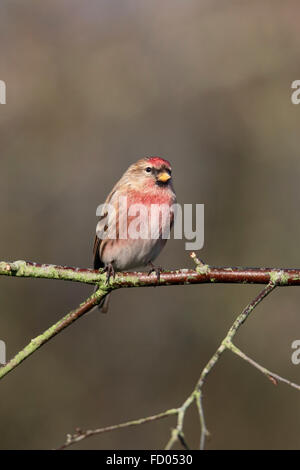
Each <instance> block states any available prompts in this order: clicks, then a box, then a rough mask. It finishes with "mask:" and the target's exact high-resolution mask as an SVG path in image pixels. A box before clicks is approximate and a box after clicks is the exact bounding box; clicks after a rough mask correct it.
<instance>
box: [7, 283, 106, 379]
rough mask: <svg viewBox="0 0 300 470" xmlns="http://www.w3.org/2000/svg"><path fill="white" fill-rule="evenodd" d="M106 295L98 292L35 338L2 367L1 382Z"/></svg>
mask: <svg viewBox="0 0 300 470" xmlns="http://www.w3.org/2000/svg"><path fill="white" fill-rule="evenodd" d="M104 295H105V292H103V291H101V290H100V289H99V290H98V291H96V292H95V293H94V294H93V295H91V297H89V298H88V299H87V300H85V301H84V302H83V303H82V304H80V305H79V307H78V308H77V309H75V310H72V311H71V312H70V313H68V314H67V315H65V316H64V317H63V318H62V319H61V320H59V321H58V322H57V323H55V324H54V325H52V326H50V328H48V329H47V330H46V331H44V333H42V334H41V335H39V336H36V337H35V338H33V339H32V340H31V341H30V343H29V344H27V346H25V347H24V348H23V349H22V350H21V351H20V352H19V353H18V354H16V355H15V357H13V358H12V359H11V360H10V361H9V362H8V363H7V364H5V365H4V366H3V367H0V380H1V379H2V378H3V377H5V376H6V375H7V374H8V373H9V372H11V371H12V370H13V369H15V368H16V367H17V366H18V365H20V364H21V362H23V361H24V360H25V359H26V358H27V357H29V356H30V355H31V354H33V353H34V352H35V351H37V350H38V349H39V348H40V347H41V346H43V344H45V343H47V341H49V340H50V339H52V338H53V337H54V336H55V335H57V334H58V333H60V332H61V331H62V330H63V329H65V328H67V326H69V325H71V323H73V322H74V321H76V320H78V318H80V317H81V316H82V315H83V314H84V313H87V312H89V311H90V310H91V309H92V308H93V307H94V306H95V305H97V304H98V303H99V302H100V300H101V298H102V297H103V296H104Z"/></svg>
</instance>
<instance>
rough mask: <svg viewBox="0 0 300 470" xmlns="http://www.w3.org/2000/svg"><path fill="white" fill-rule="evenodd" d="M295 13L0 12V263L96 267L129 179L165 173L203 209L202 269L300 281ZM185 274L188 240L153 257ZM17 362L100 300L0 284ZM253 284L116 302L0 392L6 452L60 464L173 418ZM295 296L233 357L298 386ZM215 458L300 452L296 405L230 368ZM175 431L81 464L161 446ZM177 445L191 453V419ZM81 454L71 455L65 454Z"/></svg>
mask: <svg viewBox="0 0 300 470" xmlns="http://www.w3.org/2000/svg"><path fill="white" fill-rule="evenodd" d="M299 14H300V5H299V2H296V1H286V2H280V1H274V0H273V1H265V0H264V1H261V0H259V1H258V0H257V1H254V0H253V1H251V2H246V1H226V2H219V1H216V0H215V1H213V0H206V1H204V0H194V1H193V0H190V1H189V2H182V1H179V0H166V1H164V2H161V1H158V0H154V1H151V2H140V1H138V0H132V1H130V0H119V1H117V0H115V1H113V2H111V1H109V0H107V1H99V0H97V1H96V0H90V1H89V2H82V1H79V0H72V1H71V0H59V1H58V0H55V1H54V0H51V1H50V0H47V1H46V0H45V1H43V2H35V1H32V0H31V1H27V2H26V5H25V3H24V2H22V1H21V0H2V1H1V6H0V31H1V36H0V38H1V39H0V79H2V80H5V82H6V85H7V104H6V105H1V106H0V122H1V126H0V132H1V140H0V142H1V144H0V145H1V160H0V168H1V173H0V178H1V179H0V213H1V256H0V258H1V259H3V260H17V259H25V260H31V261H36V262H42V263H43V262H44V263H57V264H64V265H72V266H82V267H89V266H91V263H92V253H91V250H92V244H93V237H94V233H95V226H96V216H95V211H96V207H97V205H98V204H99V203H101V202H103V201H104V199H105V197H106V195H107V193H108V191H109V190H110V189H111V187H112V185H113V184H114V183H115V182H116V181H117V180H118V179H119V177H120V176H121V174H122V173H123V172H124V171H125V169H126V168H127V167H128V165H129V164H131V163H132V162H134V161H135V160H137V159H138V158H140V157H142V156H145V155H161V156H163V157H165V158H167V159H168V160H170V161H171V162H172V165H173V172H174V185H175V188H176V191H177V196H178V200H179V201H180V202H182V203H204V204H205V246H204V249H203V250H202V251H201V252H200V253H199V256H200V257H201V258H204V259H205V260H206V261H207V262H208V263H210V264H213V265H231V266H235V265H241V266H243V265H246V266H274V267H297V266H298V267H299V265H300V253H299V246H298V245H299V243H298V242H299V237H300V221H299V212H298V210H299V199H300V190H299V178H300V160H299V148H300V132H299V123H300V106H299V107H298V106H295V105H293V104H292V103H291V100H290V96H291V88H290V87H291V82H292V81H293V80H296V79H300V59H299V46H300V37H299V24H298V18H299ZM159 263H160V264H161V265H162V266H164V267H166V268H175V267H191V266H193V264H192V261H191V260H190V259H189V257H188V253H187V252H186V251H185V250H184V242H183V241H171V242H169V244H168V245H167V247H166V249H165V250H164V252H163V254H162V255H161V256H160V258H159ZM0 284H1V287H0V305H1V315H0V338H1V339H3V340H5V341H6V343H7V355H8V358H10V357H11V356H12V355H14V354H15V353H16V352H17V351H19V350H20V349H21V348H22V347H23V346H24V345H25V344H27V343H28V341H29V340H30V339H31V338H33V337H34V336H36V335H37V334H39V333H40V332H42V331H43V330H44V329H46V328H47V327H48V326H50V325H51V324H53V323H54V322H55V321H56V320H58V319H59V318H60V317H61V316H62V315H63V314H65V313H66V312H67V311H69V310H70V309H71V308H73V307H75V306H76V305H78V303H79V302H81V301H82V300H83V299H84V298H85V297H86V296H87V295H89V293H90V291H91V288H90V287H88V286H81V285H77V284H74V283H67V282H62V281H60V282H58V281H46V280H33V279H9V278H7V279H6V278H1V279H0ZM258 290H259V287H257V286H245V285H241V286H238V285H237V286H235V285H224V286H223V285H200V286H193V287H190V286H186V287H170V288H157V289H132V290H125V289H124V290H120V291H118V292H115V293H114V294H113V297H112V302H111V308H110V312H109V314H108V315H107V316H104V315H98V314H97V313H95V314H93V315H88V316H87V317H86V318H83V319H81V320H80V321H78V322H77V323H76V324H74V325H73V326H71V327H70V328H68V329H67V330H66V331H64V332H63V333H62V334H60V335H59V336H57V337H56V338H54V339H53V340H52V341H51V342H50V343H48V344H47V345H46V346H44V347H43V348H42V349H41V350H40V351H39V352H37V353H36V354H34V356H32V357H31V358H30V359H28V360H27V361H25V362H24V363H23V364H22V365H21V366H20V367H19V368H18V369H16V370H15V371H14V372H13V373H11V374H10V375H9V376H7V377H6V378H5V379H4V380H3V381H2V382H1V384H0V410H1V411H0V416H1V418H0V436H1V439H0V442H1V444H0V446H1V448H2V449H12V448H17V449H31V448H53V447H57V446H59V445H60V444H62V443H63V442H64V439H65V435H66V434H67V433H69V432H73V431H74V429H75V427H77V426H79V427H82V428H83V429H86V428H93V427H99V426H105V425H109V424H116V423H120V422H122V421H126V420H130V419H134V418H138V417H143V416H147V415H149V414H155V413H158V412H161V411H164V410H165V409H167V408H171V407H176V406H178V405H180V404H181V403H182V402H183V400H184V399H185V398H186V397H187V395H188V394H189V393H190V391H191V390H192V388H193V387H194V384H195V382H196V380H197V379H198V377H199V374H200V371H201V369H202V368H203V366H204V365H205V363H206V362H207V360H208V359H209V358H210V356H211V355H212V353H213V352H214V351H215V349H216V347H217V346H218V344H219V343H220V341H221V339H222V338H223V337H224V335H225V333H226V331H227V329H228V328H229V326H230V324H231V323H232V322H233V320H234V318H235V316H236V315H237V314H238V313H239V312H240V311H241V309H242V308H243V307H244V306H245V305H246V304H247V303H248V301H249V300H250V299H251V298H252V297H253V296H254V295H255V294H256V293H257V292H258ZM299 314H300V289H299V288H293V287H290V288H282V289H278V290H277V291H275V293H273V294H272V295H271V297H269V298H268V299H266V300H265V301H264V302H263V303H262V304H261V305H260V306H259V308H258V309H257V310H256V311H255V313H254V314H253V316H252V317H251V318H250V320H249V321H248V322H247V324H246V325H245V326H244V327H243V328H242V330H241V331H240V333H239V334H238V337H237V341H236V343H237V345H238V346H240V347H241V348H242V349H243V350H244V351H245V352H246V353H247V354H249V355H250V356H252V357H253V358H254V359H256V360H257V361H259V362H261V363H263V364H264V365H265V366H267V367H269V368H270V369H271V370H273V371H274V372H277V373H279V374H282V375H284V376H286V377H287V378H290V379H291V380H294V381H296V382H300V366H298V367H297V366H295V365H293V364H292V363H291V353H292V350H291V343H292V341H293V340H295V339H300V315H299ZM204 406H205V411H206V419H207V425H208V427H209V430H210V431H211V434H212V437H211V439H210V441H209V442H208V444H207V448H209V449H233V448H247V449H252V448H272V449H278V448H299V447H300V440H299V423H300V395H299V392H297V391H296V390H294V389H290V388H289V387H287V386H285V385H278V387H274V386H273V385H272V384H271V382H269V381H268V380H267V379H266V378H265V377H264V376H263V375H261V374H260V373H259V372H258V371H256V370H255V369H253V368H251V366H249V365H248V364H246V363H244V362H243V361H241V360H240V359H239V358H237V357H234V356H233V355H231V354H230V353H228V354H226V355H225V356H224V357H223V358H222V359H221V361H220V362H219V364H218V365H217V367H216V368H215V370H214V371H213V373H212V374H211V376H210V377H209V380H208V382H207V385H206V387H205V397H204ZM174 422H175V421H174V419H172V418H170V419H169V420H165V421H159V422H156V423H153V424H148V425H144V426H143V427H139V428H135V429H128V430H122V431H118V432H114V433H110V434H107V435H102V436H99V437H96V438H93V439H90V440H87V441H85V442H84V443H82V444H81V445H77V446H76V448H86V449H87V448H109V449H132V448H141V449H142V448H143V449H148V448H152V449H153V448H162V447H163V446H164V445H165V444H166V442H167V440H168V438H169V433H170V428H171V427H172V426H173V425H174ZM185 433H186V439H187V441H188V443H189V444H190V445H191V446H192V447H195V446H197V445H198V439H199V425H198V417H197V414H196V413H195V412H194V410H193V411H191V412H190V413H189V414H188V417H187V422H186V429H185ZM74 448H75V447H74Z"/></svg>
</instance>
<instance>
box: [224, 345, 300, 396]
mask: <svg viewBox="0 0 300 470" xmlns="http://www.w3.org/2000/svg"><path fill="white" fill-rule="evenodd" d="M227 348H228V349H230V351H232V352H233V353H234V354H236V355H237V356H239V357H241V358H242V359H244V361H246V362H249V364H251V365H252V366H253V367H255V368H256V369H258V370H260V372H262V373H263V374H264V375H265V376H266V377H267V378H268V379H269V380H271V382H272V383H273V385H277V384H278V382H283V383H285V384H287V385H290V386H291V387H293V388H295V389H296V390H300V385H298V384H296V383H294V382H291V381H290V380H288V379H285V378H284V377H281V376H280V375H278V374H275V373H274V372H271V371H270V370H268V369H266V367H263V366H261V365H260V364H258V363H257V362H256V361H254V360H253V359H251V358H250V357H249V356H247V355H246V354H245V353H243V351H241V350H240V349H239V348H237V347H236V346H235V345H234V344H233V343H230V342H229V343H228V344H227Z"/></svg>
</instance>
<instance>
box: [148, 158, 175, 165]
mask: <svg viewBox="0 0 300 470" xmlns="http://www.w3.org/2000/svg"><path fill="white" fill-rule="evenodd" d="M148 161H149V163H151V164H152V165H153V166H155V167H157V168H159V167H160V166H162V165H166V166H167V167H169V168H171V164H170V162H168V160H165V159H164V158H161V157H148Z"/></svg>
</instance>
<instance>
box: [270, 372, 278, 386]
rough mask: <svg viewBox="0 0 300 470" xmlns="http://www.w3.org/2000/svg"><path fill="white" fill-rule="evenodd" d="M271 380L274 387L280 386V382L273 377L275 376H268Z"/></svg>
mask: <svg viewBox="0 0 300 470" xmlns="http://www.w3.org/2000/svg"><path fill="white" fill-rule="evenodd" d="M267 377H268V379H269V380H271V382H272V384H273V385H278V381H277V380H276V379H275V377H273V375H270V374H267Z"/></svg>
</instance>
